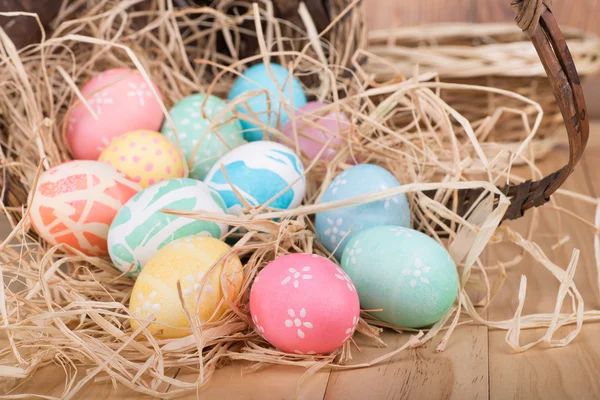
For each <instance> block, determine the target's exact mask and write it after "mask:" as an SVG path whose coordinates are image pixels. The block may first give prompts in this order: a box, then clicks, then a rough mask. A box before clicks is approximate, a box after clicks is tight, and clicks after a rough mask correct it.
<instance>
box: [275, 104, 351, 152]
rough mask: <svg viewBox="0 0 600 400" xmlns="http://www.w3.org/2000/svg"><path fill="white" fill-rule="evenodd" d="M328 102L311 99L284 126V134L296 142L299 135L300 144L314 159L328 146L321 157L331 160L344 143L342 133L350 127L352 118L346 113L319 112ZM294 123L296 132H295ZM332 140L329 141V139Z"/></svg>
mask: <svg viewBox="0 0 600 400" xmlns="http://www.w3.org/2000/svg"><path fill="white" fill-rule="evenodd" d="M326 106H328V104H325V103H321V102H318V101H311V102H309V103H306V104H305V105H304V106H302V107H300V108H299V109H298V110H296V113H295V116H294V117H293V118H294V119H290V120H289V121H288V122H286V124H285V125H284V126H283V128H282V131H283V133H284V135H286V136H287V137H289V138H290V139H292V141H293V143H295V140H296V135H297V136H298V145H299V146H300V149H301V150H302V151H304V153H306V155H307V156H308V157H310V158H311V159H314V158H315V157H316V156H317V155H318V154H319V152H320V151H321V149H322V148H323V146H325V145H327V148H326V149H325V150H324V151H323V153H322V154H321V159H324V160H331V159H332V158H333V157H334V156H335V154H336V153H337V150H338V148H339V146H340V144H341V143H342V137H343V136H342V133H343V132H344V131H346V134H347V131H348V130H349V129H350V126H351V124H350V120H349V119H348V117H347V116H346V114H344V113H339V114H338V113H336V112H330V113H329V114H326V115H323V113H322V112H319V111H318V110H320V109H321V108H323V107H326ZM294 124H295V127H296V133H294ZM330 139H331V141H330V142H329V143H328V141H329V140H330Z"/></svg>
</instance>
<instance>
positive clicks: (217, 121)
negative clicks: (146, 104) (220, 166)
mask: <svg viewBox="0 0 600 400" xmlns="http://www.w3.org/2000/svg"><path fill="white" fill-rule="evenodd" d="M225 107H226V103H225V102H224V101H223V100H221V99H220V98H218V97H216V96H208V98H206V95H204V94H193V95H191V96H188V97H186V98H184V99H183V100H181V101H180V102H179V103H177V104H175V105H174V106H173V108H172V109H171V111H170V112H169V114H170V116H171V119H172V120H173V123H174V124H175V129H176V132H177V138H176V137H175V133H174V132H173V129H172V127H171V124H169V123H168V122H167V121H165V122H164V124H163V127H162V129H161V132H162V133H163V134H164V135H165V136H166V137H167V138H168V139H169V140H170V141H171V142H173V144H177V139H179V143H180V145H181V148H182V149H183V153H184V155H185V159H186V161H187V163H188V166H189V171H190V174H189V176H190V178H194V179H204V177H205V176H206V173H207V172H208V171H209V170H210V168H211V167H212V166H213V165H215V163H216V162H217V160H218V159H219V158H221V156H223V155H224V154H225V153H227V152H228V151H229V150H231V149H233V148H234V147H237V146H239V145H241V144H243V143H244V135H243V133H242V125H241V124H240V121H239V120H238V119H237V118H235V117H234V115H233V113H232V112H231V111H229V112H227V113H223V109H224V108H225Z"/></svg>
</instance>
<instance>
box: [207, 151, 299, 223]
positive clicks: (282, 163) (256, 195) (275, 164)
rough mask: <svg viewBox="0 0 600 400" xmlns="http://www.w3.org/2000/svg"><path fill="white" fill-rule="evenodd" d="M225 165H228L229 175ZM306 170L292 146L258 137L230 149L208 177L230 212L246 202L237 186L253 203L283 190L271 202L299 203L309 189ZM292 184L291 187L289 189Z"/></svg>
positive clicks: (289, 205)
mask: <svg viewBox="0 0 600 400" xmlns="http://www.w3.org/2000/svg"><path fill="white" fill-rule="evenodd" d="M221 167H223V168H224V169H225V173H226V174H227V178H226V177H225V175H224V174H223V172H222V170H221ZM303 174H304V166H303V165H302V161H300V158H299V157H298V156H297V155H296V154H295V153H294V151H293V150H292V149H290V148H289V147H287V146H284V145H282V144H280V143H275V142H269V141H258V142H252V143H247V144H244V145H242V146H239V147H236V148H235V149H233V150H232V151H230V152H229V153H227V154H226V155H225V156H223V158H221V159H220V160H219V161H217V163H216V164H215V165H214V167H213V168H212V169H211V170H210V171H209V172H208V175H207V176H206V178H205V180H204V181H205V182H206V183H207V184H208V186H209V187H210V188H211V189H213V190H215V191H216V192H217V193H219V195H220V196H221V197H222V198H223V200H224V201H225V205H226V207H227V212H228V213H230V214H233V215H237V214H239V212H240V211H241V210H242V209H243V204H242V202H241V201H240V200H239V199H238V197H237V196H236V194H235V192H234V190H233V188H235V189H236V191H237V192H238V193H240V195H241V196H242V197H243V198H244V199H245V200H246V201H247V202H248V203H249V204H250V205H251V206H259V205H262V204H265V203H267V202H268V201H269V200H271V199H272V198H273V197H275V196H276V195H278V194H279V193H280V192H283V193H282V194H281V195H280V196H279V197H277V199H275V200H273V201H271V202H269V204H268V206H269V207H272V208H280V209H288V208H294V207H298V206H299V205H300V203H301V202H302V199H303V197H304V191H305V189H306V182H305V178H304V176H303ZM227 179H229V181H228V180H227ZM230 182H231V184H230ZM290 185H291V186H290ZM288 186H290V188H289V189H287V190H285V189H286V188H287V187H288ZM284 190H285V191H284Z"/></svg>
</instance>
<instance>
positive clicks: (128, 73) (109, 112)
mask: <svg viewBox="0 0 600 400" xmlns="http://www.w3.org/2000/svg"><path fill="white" fill-rule="evenodd" d="M81 94H82V95H83V97H84V98H85V101H86V103H87V106H86V104H84V103H83V102H82V101H81V99H79V98H76V100H75V102H74V103H73V106H72V107H71V108H70V110H69V112H68V113H67V117H66V118H67V121H66V140H67V144H68V147H69V149H70V151H71V154H72V155H73V158H76V159H85V160H96V159H97V158H98V156H99V155H100V153H101V152H102V150H104V148H106V146H108V144H109V143H110V141H111V140H112V139H113V138H114V137H116V136H119V135H122V134H124V133H127V132H131V131H135V130H141V129H148V130H152V131H157V130H159V129H160V126H161V124H162V120H163V117H164V114H163V112H162V108H161V105H160V99H162V97H161V94H160V92H159V90H158V88H157V87H156V86H155V85H154V84H153V83H151V82H148V81H147V80H146V79H145V78H144V77H143V76H142V74H141V73H140V72H139V71H136V70H132V69H127V68H114V69H109V70H106V71H104V72H102V73H100V74H98V75H96V76H95V77H93V78H92V79H90V80H89V81H88V82H87V83H86V84H85V85H84V86H83V87H82V88H81Z"/></svg>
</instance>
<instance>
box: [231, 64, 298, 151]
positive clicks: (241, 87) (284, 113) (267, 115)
mask: <svg viewBox="0 0 600 400" xmlns="http://www.w3.org/2000/svg"><path fill="white" fill-rule="evenodd" d="M272 77H274V78H275V80H273V78H272ZM261 89H265V90H266V91H267V93H268V97H267V94H265V93H261V94H259V95H256V96H254V97H252V98H250V99H248V101H247V102H246V101H244V102H243V103H242V104H240V105H239V106H238V107H237V110H238V111H239V112H241V113H243V114H246V115H247V116H248V117H249V118H253V119H255V118H256V117H258V118H259V119H260V121H261V122H262V123H264V124H265V125H268V126H271V127H276V126H277V124H279V126H282V125H283V124H285V123H286V121H287V120H288V119H289V116H288V111H291V112H292V113H293V112H294V110H295V109H297V108H300V107H302V106H303V105H304V104H306V95H305V94H304V90H302V85H301V84H300V81H299V80H298V78H296V77H295V76H293V75H290V72H289V71H288V69H286V68H284V67H282V66H281V65H279V64H275V63H270V64H268V65H266V64H256V65H253V66H251V67H250V68H248V69H247V70H246V72H244V74H243V75H242V76H240V77H239V78H237V80H236V81H235V82H234V84H233V86H232V87H231V90H230V91H229V100H232V99H234V98H235V97H237V96H239V95H241V94H243V93H245V92H248V91H254V90H261ZM280 91H281V93H282V95H283V96H281V95H280ZM240 121H241V123H242V127H243V128H244V139H246V140H247V141H249V142H254V141H257V140H262V139H263V138H266V137H265V136H264V135H263V132H262V130H261V129H260V127H259V125H257V124H255V123H253V122H249V121H246V120H244V119H242V118H240Z"/></svg>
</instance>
